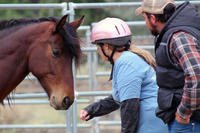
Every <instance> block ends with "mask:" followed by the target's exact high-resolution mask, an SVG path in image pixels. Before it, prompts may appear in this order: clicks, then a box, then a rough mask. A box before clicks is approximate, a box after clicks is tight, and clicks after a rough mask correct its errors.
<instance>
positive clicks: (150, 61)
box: [130, 44, 156, 68]
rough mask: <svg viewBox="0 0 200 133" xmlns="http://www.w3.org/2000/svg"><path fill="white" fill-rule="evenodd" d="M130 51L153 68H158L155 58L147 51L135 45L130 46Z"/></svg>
mask: <svg viewBox="0 0 200 133" xmlns="http://www.w3.org/2000/svg"><path fill="white" fill-rule="evenodd" d="M130 51H131V52H133V53H135V54H137V55H139V56H140V57H142V58H143V59H144V60H145V61H146V62H147V63H148V64H149V65H151V66H152V67H153V68H155V67H156V62H155V59H154V57H153V56H152V55H151V53H150V52H148V51H147V50H144V49H140V48H138V47H136V46H135V45H134V44H133V45H131V46H130Z"/></svg>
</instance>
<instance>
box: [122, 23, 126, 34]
mask: <svg viewBox="0 0 200 133" xmlns="http://www.w3.org/2000/svg"><path fill="white" fill-rule="evenodd" d="M121 26H122V28H123V29H124V32H125V33H126V30H125V28H124V26H123V25H122V24H121Z"/></svg>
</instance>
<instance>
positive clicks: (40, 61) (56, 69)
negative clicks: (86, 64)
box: [28, 15, 83, 110]
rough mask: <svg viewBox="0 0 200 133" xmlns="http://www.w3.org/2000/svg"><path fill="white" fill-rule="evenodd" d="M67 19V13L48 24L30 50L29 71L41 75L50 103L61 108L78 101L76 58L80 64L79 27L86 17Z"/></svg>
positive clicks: (39, 76)
mask: <svg viewBox="0 0 200 133" xmlns="http://www.w3.org/2000/svg"><path fill="white" fill-rule="evenodd" d="M66 19H67V16H66V15H65V16H63V17H62V18H61V19H60V20H58V21H56V22H51V23H46V24H44V25H43V27H46V30H47V32H45V34H43V35H42V36H41V39H40V40H38V39H37V38H36V39H35V41H34V42H33V44H32V45H33V46H32V47H30V48H29V51H28V54H29V56H28V62H29V63H28V64H29V65H28V67H29V71H30V72H32V74H33V75H34V76H35V77H37V79H38V80H39V82H40V83H41V85H42V87H43V88H44V90H45V91H46V93H47V94H48V97H49V100H50V105H51V106H52V107H53V108H55V109H57V110H66V109H68V108H69V107H70V106H71V104H72V103H73V101H74V85H73V71H72V66H73V59H74V60H75V64H76V65H78V63H79V58H80V57H81V49H80V42H79V39H78V36H77V32H76V30H77V28H78V27H79V26H80V24H81V23H82V21H83V17H82V18H80V19H78V20H75V21H73V22H71V23H68V22H66ZM41 28H42V26H41ZM38 29H39V27H38Z"/></svg>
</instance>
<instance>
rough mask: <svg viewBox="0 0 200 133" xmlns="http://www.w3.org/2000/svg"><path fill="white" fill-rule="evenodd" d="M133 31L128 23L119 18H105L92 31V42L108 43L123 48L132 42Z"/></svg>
mask: <svg viewBox="0 0 200 133" xmlns="http://www.w3.org/2000/svg"><path fill="white" fill-rule="evenodd" d="M131 34H132V33H131V30H130V28H129V26H128V24H127V23H126V22H124V21H123V20H121V19H119V18H105V19H103V20H101V21H99V22H98V23H96V24H95V25H94V26H93V28H92V31H91V36H90V39H91V42H92V43H93V44H97V43H108V44H111V45H115V46H123V45H126V44H127V43H130V42H131Z"/></svg>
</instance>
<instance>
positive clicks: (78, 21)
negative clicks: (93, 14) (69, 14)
mask: <svg viewBox="0 0 200 133" xmlns="http://www.w3.org/2000/svg"><path fill="white" fill-rule="evenodd" d="M84 17H85V16H84V15H83V16H82V17H81V18H80V19H78V20H75V21H73V22H71V23H70V25H71V26H72V27H73V28H74V29H78V27H79V26H80V25H81V24H82V23H83V20H84Z"/></svg>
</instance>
